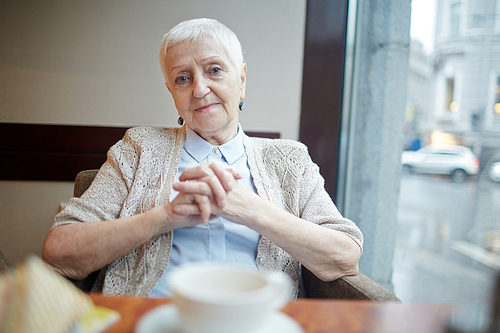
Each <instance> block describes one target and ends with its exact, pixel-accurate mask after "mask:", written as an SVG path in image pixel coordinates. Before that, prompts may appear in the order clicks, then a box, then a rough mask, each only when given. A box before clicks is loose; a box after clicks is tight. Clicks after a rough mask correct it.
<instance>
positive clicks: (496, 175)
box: [489, 162, 500, 182]
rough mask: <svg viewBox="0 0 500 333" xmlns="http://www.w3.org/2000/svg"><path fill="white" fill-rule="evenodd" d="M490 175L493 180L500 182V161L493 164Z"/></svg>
mask: <svg viewBox="0 0 500 333" xmlns="http://www.w3.org/2000/svg"><path fill="white" fill-rule="evenodd" d="M489 175H490V178H491V179H492V180H494V181H496V182H500V162H495V163H493V164H491V166H490V170H489Z"/></svg>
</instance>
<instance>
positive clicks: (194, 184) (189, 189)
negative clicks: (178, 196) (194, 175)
mask: <svg viewBox="0 0 500 333" xmlns="http://www.w3.org/2000/svg"><path fill="white" fill-rule="evenodd" d="M173 189H174V190H176V191H178V192H182V193H186V194H200V195H205V196H211V195H212V189H211V187H210V185H209V184H207V183H206V182H204V181H198V180H193V181H189V182H181V183H175V184H174V186H173Z"/></svg>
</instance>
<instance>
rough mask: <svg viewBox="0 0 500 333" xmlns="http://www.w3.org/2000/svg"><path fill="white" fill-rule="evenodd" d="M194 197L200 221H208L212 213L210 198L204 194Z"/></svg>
mask: <svg viewBox="0 0 500 333" xmlns="http://www.w3.org/2000/svg"><path fill="white" fill-rule="evenodd" d="M194 199H195V201H196V203H197V204H198V208H199V210H200V218H201V222H203V223H205V224H206V223H208V220H210V215H211V213H212V207H211V205H210V199H209V198H208V197H207V196H204V195H195V196H194Z"/></svg>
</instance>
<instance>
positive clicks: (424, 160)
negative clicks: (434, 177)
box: [401, 145, 479, 183]
mask: <svg viewBox="0 0 500 333" xmlns="http://www.w3.org/2000/svg"><path fill="white" fill-rule="evenodd" d="M401 164H402V165H403V169H404V170H405V171H408V172H416V173H428V174H440V175H450V176H451V179H452V180H453V181H455V182H457V183H460V182H463V181H464V180H466V179H467V176H469V175H476V174H477V173H478V171H479V160H478V159H477V156H476V155H475V154H474V153H473V152H472V150H470V149H469V148H467V147H463V146H450V145H446V146H445V145H429V146H426V147H424V148H422V149H419V150H417V151H403V154H402V155H401Z"/></svg>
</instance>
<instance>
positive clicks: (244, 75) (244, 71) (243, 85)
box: [240, 64, 247, 100]
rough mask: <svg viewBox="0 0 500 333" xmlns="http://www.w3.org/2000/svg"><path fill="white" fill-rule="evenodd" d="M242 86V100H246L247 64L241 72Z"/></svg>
mask: <svg viewBox="0 0 500 333" xmlns="http://www.w3.org/2000/svg"><path fill="white" fill-rule="evenodd" d="M240 79H241V86H240V99H241V100H243V99H245V91H246V88H247V64H243V69H242V70H241V76H240Z"/></svg>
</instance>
